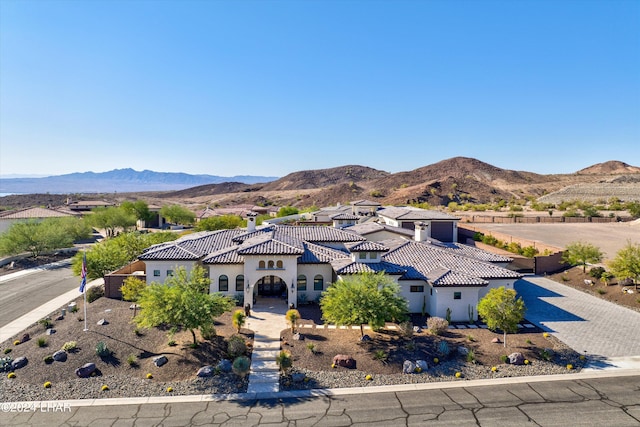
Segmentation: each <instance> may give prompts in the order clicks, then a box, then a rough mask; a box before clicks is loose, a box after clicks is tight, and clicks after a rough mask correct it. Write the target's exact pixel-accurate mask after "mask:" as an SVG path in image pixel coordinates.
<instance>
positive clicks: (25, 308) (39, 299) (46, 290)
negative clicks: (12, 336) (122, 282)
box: [0, 265, 80, 327]
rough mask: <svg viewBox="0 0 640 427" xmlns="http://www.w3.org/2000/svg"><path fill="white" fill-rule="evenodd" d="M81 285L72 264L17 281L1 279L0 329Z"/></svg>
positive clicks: (2, 277) (14, 279)
mask: <svg viewBox="0 0 640 427" xmlns="http://www.w3.org/2000/svg"><path fill="white" fill-rule="evenodd" d="M79 286H80V279H79V278H78V277H75V276H73V273H72V272H71V267H70V266H69V265H65V266H58V267H51V268H49V269H47V270H40V271H35V272H33V273H30V274H25V275H20V276H17V277H15V278H11V277H9V276H0V327H2V326H5V325H7V324H8V323H10V322H11V321H13V320H15V319H17V318H19V317H20V316H22V315H24V314H26V313H29V312H30V311H31V310H34V309H35V308H37V307H39V306H41V305H42V304H44V303H46V302H47V301H50V300H51V299H53V298H55V297H57V296H59V295H61V294H64V293H65V292H68V291H70V290H71V289H74V288H78V287H79Z"/></svg>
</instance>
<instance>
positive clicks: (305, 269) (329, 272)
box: [296, 264, 333, 301]
mask: <svg viewBox="0 0 640 427" xmlns="http://www.w3.org/2000/svg"><path fill="white" fill-rule="evenodd" d="M300 274H304V275H305V276H306V277H307V290H306V291H305V292H304V293H305V294H306V296H307V297H306V298H307V301H317V299H318V298H319V297H320V295H321V294H322V292H323V291H325V290H327V288H328V287H329V286H330V285H331V283H332V277H333V269H332V268H331V266H330V265H328V264H299V265H298V274H297V275H296V288H297V283H298V280H297V279H298V275H300ZM317 274H320V275H322V278H323V280H324V288H323V291H314V290H313V279H314V277H315V276H316V275H317ZM297 298H298V300H299V299H300V298H299V296H297Z"/></svg>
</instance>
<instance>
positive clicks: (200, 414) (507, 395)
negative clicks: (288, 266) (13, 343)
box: [0, 374, 640, 427]
mask: <svg viewBox="0 0 640 427" xmlns="http://www.w3.org/2000/svg"><path fill="white" fill-rule="evenodd" d="M580 375H581V374H574V377H576V378H577V377H578V376H580ZM601 375H602V374H601ZM564 377H565V378H566V377H567V376H564ZM493 381H497V380H493ZM504 382H505V384H499V385H487V384H488V382H487V381H479V382H471V381H460V382H455V383H442V384H431V385H429V386H428V388H426V389H424V390H412V389H411V388H409V387H407V386H405V387H404V389H401V388H397V390H394V391H383V392H379V391H380V390H376V389H375V388H365V389H350V390H348V391H347V390H342V391H341V390H333V392H336V394H334V395H325V396H310V395H309V393H299V395H297V396H295V395H292V396H289V397H285V396H283V397H281V398H275V399H259V400H256V399H247V400H243V399H240V400H237V399H236V400H216V399H215V398H214V397H211V396H185V397H178V396H176V397H175V398H155V399H153V400H152V403H143V402H146V401H147V400H146V399H138V402H133V401H129V402H130V403H129V404H127V403H126V401H125V400H124V399H112V400H110V399H104V400H99V401H88V402H87V401H84V402H78V403H76V402H73V401H71V402H58V403H50V404H41V403H36V404H35V405H36V406H31V407H28V408H26V409H28V411H25V412H23V413H18V412H17V409H16V412H10V411H11V408H10V407H3V408H2V409H3V411H4V412H5V413H4V414H2V416H1V417H0V424H2V425H11V426H17V425H29V426H52V425H74V426H107V425H108V426H134V425H136V426H138V425H144V426H155V425H162V426H204V425H207V426H209V425H210V426H243V427H246V426H263V425H269V426H364V425H367V426H384V427H390V426H425V425H429V426H501V427H507V426H523V425H531V426H563V427H565V426H572V427H574V426H598V427H601V426H616V427H626V426H638V425H640V376H613V377H598V378H583V379H572V380H563V381H554V380H546V379H542V380H539V379H538V380H536V379H527V380H524V379H522V378H520V379H514V378H511V379H504ZM474 384H477V385H474ZM377 389H380V388H377ZM324 393H329V392H327V391H324ZM80 404H83V405H87V406H79V405H80ZM6 405H7V404H5V406H6ZM88 405H91V406H88ZM115 405H117V406H115ZM56 408H57V409H56Z"/></svg>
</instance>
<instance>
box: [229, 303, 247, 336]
mask: <svg viewBox="0 0 640 427" xmlns="http://www.w3.org/2000/svg"><path fill="white" fill-rule="evenodd" d="M246 321H247V315H246V314H245V312H244V310H242V309H239V310H236V311H234V312H233V315H232V316H231V323H232V324H233V327H234V328H236V330H237V331H238V333H240V329H242V327H243V326H244V324H245V322H246Z"/></svg>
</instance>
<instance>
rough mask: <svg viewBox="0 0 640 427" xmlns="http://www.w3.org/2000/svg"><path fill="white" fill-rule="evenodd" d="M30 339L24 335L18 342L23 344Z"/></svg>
mask: <svg viewBox="0 0 640 427" xmlns="http://www.w3.org/2000/svg"><path fill="white" fill-rule="evenodd" d="M30 339H31V337H29V334H24V335H23V336H22V338H20V342H21V343H24V342H27V341H29V340H30Z"/></svg>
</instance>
